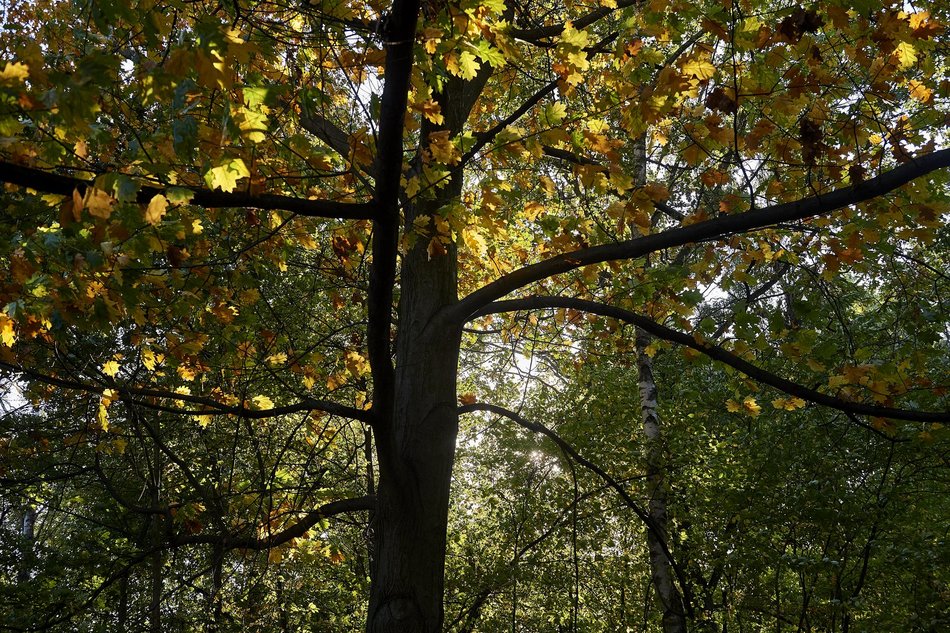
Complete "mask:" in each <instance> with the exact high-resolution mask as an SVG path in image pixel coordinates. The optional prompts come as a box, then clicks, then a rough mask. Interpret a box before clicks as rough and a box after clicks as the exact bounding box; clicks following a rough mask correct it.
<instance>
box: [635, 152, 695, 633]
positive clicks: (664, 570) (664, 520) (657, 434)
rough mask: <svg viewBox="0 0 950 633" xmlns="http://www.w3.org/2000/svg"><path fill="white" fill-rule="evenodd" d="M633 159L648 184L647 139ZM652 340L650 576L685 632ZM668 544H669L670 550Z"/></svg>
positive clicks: (646, 417) (647, 434) (647, 409)
mask: <svg viewBox="0 0 950 633" xmlns="http://www.w3.org/2000/svg"><path fill="white" fill-rule="evenodd" d="M634 158H635V160H636V164H637V173H636V178H635V181H636V184H637V185H639V186H644V185H646V182H647V172H646V165H647V157H646V136H645V135H644V136H641V137H639V138H637V139H636V140H635V141H634ZM651 341H652V338H651V336H650V335H649V334H648V333H647V332H644V331H643V330H641V329H640V328H637V329H636V350H637V373H638V380H639V387H640V416H641V422H642V424H643V458H644V461H645V463H646V471H647V480H646V483H647V497H648V498H649V505H648V507H647V513H648V514H649V516H650V519H651V520H652V522H653V526H654V529H651V530H647V550H648V551H649V554H650V575H651V578H652V580H653V588H654V590H655V591H656V597H657V601H658V603H659V606H660V608H661V609H662V610H663V620H662V621H663V631H664V633H685V632H686V615H685V613H684V609H683V598H682V596H681V595H680V593H679V591H678V590H677V588H676V583H675V580H674V577H673V567H672V565H671V562H670V560H669V558H668V557H667V551H668V549H664V547H663V544H662V543H661V542H660V538H663V539H665V540H666V542H667V544H668V543H669V539H668V538H667V534H668V532H667V525H668V524H669V515H668V513H667V508H666V482H665V481H664V479H665V477H666V470H667V469H666V464H665V460H664V446H663V436H662V432H661V427H660V415H659V413H658V412H657V394H658V391H657V387H656V380H655V379H654V378H653V358H652V357H651V356H650V355H649V354H647V353H646V348H647V347H648V346H649V345H650V342H651ZM668 547H669V545H667V548H668Z"/></svg>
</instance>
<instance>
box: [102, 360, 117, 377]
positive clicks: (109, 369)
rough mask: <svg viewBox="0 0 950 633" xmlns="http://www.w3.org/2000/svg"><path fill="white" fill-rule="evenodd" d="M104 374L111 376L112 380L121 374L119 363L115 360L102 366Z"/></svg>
mask: <svg viewBox="0 0 950 633" xmlns="http://www.w3.org/2000/svg"><path fill="white" fill-rule="evenodd" d="M102 373H104V374H105V375H106V376H109V377H110V378H111V377H114V376H115V375H116V374H117V373H119V363H117V362H116V361H115V360H110V361H106V362H105V363H103V365H102Z"/></svg>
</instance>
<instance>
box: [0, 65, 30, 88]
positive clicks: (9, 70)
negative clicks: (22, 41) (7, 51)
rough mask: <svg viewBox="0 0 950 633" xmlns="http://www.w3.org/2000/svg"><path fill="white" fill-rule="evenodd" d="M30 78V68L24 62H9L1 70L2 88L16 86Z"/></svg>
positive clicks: (0, 83)
mask: <svg viewBox="0 0 950 633" xmlns="http://www.w3.org/2000/svg"><path fill="white" fill-rule="evenodd" d="M29 76H30V67H29V66H27V65H26V64H24V63H22V62H7V63H6V65H5V66H4V67H3V70H0V86H15V85H16V84H20V83H23V82H24V81H25V80H26V79H27V78H28V77H29Z"/></svg>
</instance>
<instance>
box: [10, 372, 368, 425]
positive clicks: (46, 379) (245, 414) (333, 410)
mask: <svg viewBox="0 0 950 633" xmlns="http://www.w3.org/2000/svg"><path fill="white" fill-rule="evenodd" d="M0 369H5V370H7V371H10V372H13V373H16V374H20V375H22V376H24V377H26V378H27V379H29V380H36V381H37V382H42V383H45V384H47V385H53V386H56V387H62V388H64V389H72V390H75V391H83V392H86V393H95V394H99V395H102V393H103V392H104V391H105V390H106V389H111V390H112V391H114V392H116V394H118V395H119V396H121V397H124V398H127V399H128V401H129V402H131V403H133V404H136V405H139V406H144V407H147V408H160V409H161V410H163V411H168V412H170V413H177V414H179V415H189V414H190V415H236V416H239V417H242V418H248V419H264V418H273V417H277V416H279V415H289V414H291V413H300V412H302V411H323V412H325V413H329V414H330V415H337V416H340V417H343V418H350V419H353V420H360V421H362V422H369V420H370V414H369V412H368V411H364V410H362V409H356V408H354V407H347V406H344V405H341V404H337V403H336V402H330V401H328V400H317V399H313V398H306V399H304V400H301V401H300V402H296V403H294V404H288V405H284V406H282V407H274V408H273V409H248V408H246V407H241V406H231V405H226V404H224V403H221V402H218V401H216V400H212V399H211V398H205V397H202V396H195V395H191V394H184V393H175V392H173V391H165V390H161V389H149V388H145V387H135V386H128V385H122V384H120V383H117V382H111V383H109V384H104V385H95V384H89V383H85V382H82V381H79V380H69V379H66V378H60V377H59V376H50V375H48V374H43V373H41V372H38V371H34V370H32V369H27V368H25V367H18V366H16V365H11V364H9V363H6V362H3V361H0ZM140 398H160V399H164V400H181V401H182V402H189V403H191V404H196V405H200V406H202V407H206V408H205V409H202V410H198V411H184V410H180V409H173V408H171V407H153V406H152V405H151V404H150V403H148V402H145V401H142V400H140Z"/></svg>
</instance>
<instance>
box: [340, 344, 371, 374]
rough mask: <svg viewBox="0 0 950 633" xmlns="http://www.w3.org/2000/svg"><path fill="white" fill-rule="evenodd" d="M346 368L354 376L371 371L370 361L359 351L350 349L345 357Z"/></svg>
mask: <svg viewBox="0 0 950 633" xmlns="http://www.w3.org/2000/svg"><path fill="white" fill-rule="evenodd" d="M343 364H344V365H346V370H347V371H348V372H350V374H352V375H353V376H354V377H356V378H359V377H360V376H364V375H366V374H368V373H369V361H368V360H366V359H365V358H364V357H363V355H362V354H360V353H359V352H354V351H352V350H351V351H349V352H347V353H346V357H345V358H344V359H343Z"/></svg>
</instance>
